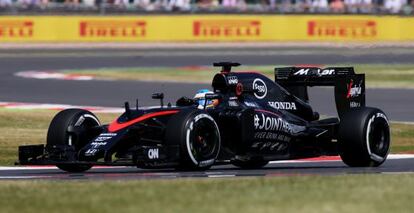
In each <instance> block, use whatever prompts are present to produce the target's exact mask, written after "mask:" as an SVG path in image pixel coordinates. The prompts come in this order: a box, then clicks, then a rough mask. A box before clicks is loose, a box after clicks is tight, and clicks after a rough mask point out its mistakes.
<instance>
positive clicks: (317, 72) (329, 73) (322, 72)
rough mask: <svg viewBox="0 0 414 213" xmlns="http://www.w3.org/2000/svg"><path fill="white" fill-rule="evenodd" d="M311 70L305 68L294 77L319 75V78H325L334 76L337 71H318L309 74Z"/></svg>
mask: <svg viewBox="0 0 414 213" xmlns="http://www.w3.org/2000/svg"><path fill="white" fill-rule="evenodd" d="M310 70H311V69H310V68H303V69H300V70H298V71H296V72H295V73H293V75H317V76H325V75H334V74H335V70H334V69H316V70H312V71H311V72H309V71H310Z"/></svg>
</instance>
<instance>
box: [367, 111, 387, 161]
mask: <svg viewBox="0 0 414 213" xmlns="http://www.w3.org/2000/svg"><path fill="white" fill-rule="evenodd" d="M369 148H370V151H371V153H372V154H373V155H377V156H380V157H382V158H385V157H386V156H387V154H388V151H389V148H390V131H389V126H388V123H387V122H386V121H385V120H384V119H377V121H375V122H374V123H373V125H371V129H370V134H369ZM384 160H385V159H384Z"/></svg>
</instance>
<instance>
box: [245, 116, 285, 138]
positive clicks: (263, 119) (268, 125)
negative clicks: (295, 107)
mask: <svg viewBox="0 0 414 213" xmlns="http://www.w3.org/2000/svg"><path fill="white" fill-rule="evenodd" d="M253 120H254V128H255V129H256V130H265V131H273V132H284V133H288V134H291V133H293V130H292V128H291V126H290V124H289V123H288V122H287V121H285V120H283V119H282V118H275V117H269V116H266V115H264V114H263V113H260V114H255V115H254V119H253Z"/></svg>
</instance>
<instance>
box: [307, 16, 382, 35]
mask: <svg viewBox="0 0 414 213" xmlns="http://www.w3.org/2000/svg"><path fill="white" fill-rule="evenodd" d="M308 36H310V37H316V38H375V37H376V36H377V23H376V22H375V21H373V20H312V21H308Z"/></svg>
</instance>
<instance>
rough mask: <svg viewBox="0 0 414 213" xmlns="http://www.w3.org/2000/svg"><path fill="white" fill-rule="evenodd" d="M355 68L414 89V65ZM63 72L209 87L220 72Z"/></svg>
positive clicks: (385, 83) (372, 78) (381, 83)
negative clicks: (191, 83) (206, 85)
mask: <svg viewBox="0 0 414 213" xmlns="http://www.w3.org/2000/svg"><path fill="white" fill-rule="evenodd" d="M281 66H282V65H278V67H281ZM326 66H328V65H326ZM329 66H352V65H329ZM353 66H354V67H355V69H356V72H357V73H365V74H366V83H367V86H368V87H390V88H414V64H358V65H353ZM274 67H276V66H241V67H238V68H234V70H238V71H258V72H261V73H263V74H265V75H266V76H268V77H269V78H271V79H273V78H274V76H273V75H274V72H273V70H274ZM64 72H65V73H71V74H86V75H93V76H96V77H97V78H99V79H115V80H141V81H179V82H200V83H210V82H211V80H212V79H213V76H214V74H215V73H217V68H214V67H180V68H166V67H154V68H151V67H136V68H108V69H96V70H65V71H64Z"/></svg>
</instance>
